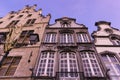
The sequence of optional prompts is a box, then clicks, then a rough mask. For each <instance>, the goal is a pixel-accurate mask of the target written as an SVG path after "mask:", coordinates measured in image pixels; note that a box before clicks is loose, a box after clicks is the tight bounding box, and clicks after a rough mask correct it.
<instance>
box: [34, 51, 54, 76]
mask: <svg viewBox="0 0 120 80" xmlns="http://www.w3.org/2000/svg"><path fill="white" fill-rule="evenodd" d="M42 53H44V52H42ZM42 53H41V57H40V61H39V64H38V68H37V72H36V76H54V75H55V68H54V67H55V53H54V52H52V53H53V54H54V58H50V53H51V52H46V53H47V56H46V58H42V56H43V55H42ZM41 60H43V61H44V60H46V62H45V63H44V64H45V67H44V73H43V74H41V72H39V69H40V68H41V66H40V64H41ZM49 60H53V63H52V64H53V67H52V69H53V71H52V75H50V74H47V72H48V71H47V69H48V64H49ZM39 74H40V75H39Z"/></svg>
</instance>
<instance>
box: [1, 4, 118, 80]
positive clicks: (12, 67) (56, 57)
mask: <svg viewBox="0 0 120 80" xmlns="http://www.w3.org/2000/svg"><path fill="white" fill-rule="evenodd" d="M35 8H36V5H33V6H29V5H26V6H25V7H24V8H23V9H21V10H19V11H16V12H15V11H11V12H10V13H8V14H7V15H6V16H4V17H2V18H0V80H120V31H119V30H118V29H115V28H113V27H111V23H110V22H106V21H99V22H96V23H95V25H96V26H98V30H97V31H94V32H93V33H92V37H93V39H92V38H91V34H90V33H89V32H88V28H87V27H86V26H85V25H84V24H79V23H77V22H76V19H74V18H70V17H62V18H58V19H56V20H55V23H54V24H49V23H50V18H51V16H50V14H48V15H47V16H44V15H42V10H41V9H39V10H36V9H35Z"/></svg>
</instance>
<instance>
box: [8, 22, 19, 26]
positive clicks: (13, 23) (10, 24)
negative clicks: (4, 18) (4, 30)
mask: <svg viewBox="0 0 120 80" xmlns="http://www.w3.org/2000/svg"><path fill="white" fill-rule="evenodd" d="M18 22H19V20H13V21H12V22H10V23H9V24H8V26H7V27H13V26H15V25H16V24H17V23H18Z"/></svg>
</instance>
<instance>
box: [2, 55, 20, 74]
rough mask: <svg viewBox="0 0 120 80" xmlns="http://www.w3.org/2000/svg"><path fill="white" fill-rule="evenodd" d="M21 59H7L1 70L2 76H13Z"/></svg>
mask: <svg viewBox="0 0 120 80" xmlns="http://www.w3.org/2000/svg"><path fill="white" fill-rule="evenodd" d="M20 59H21V57H7V58H6V59H5V60H4V61H3V64H2V66H1V68H0V76H13V75H14V73H15V71H16V69H17V66H18V64H19V62H20Z"/></svg>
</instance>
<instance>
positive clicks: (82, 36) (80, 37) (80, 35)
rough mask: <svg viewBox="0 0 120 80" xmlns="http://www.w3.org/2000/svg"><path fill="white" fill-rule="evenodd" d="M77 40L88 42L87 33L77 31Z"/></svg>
mask: <svg viewBox="0 0 120 80" xmlns="http://www.w3.org/2000/svg"><path fill="white" fill-rule="evenodd" d="M77 42H90V39H89V37H88V34H87V33H77Z"/></svg>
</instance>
